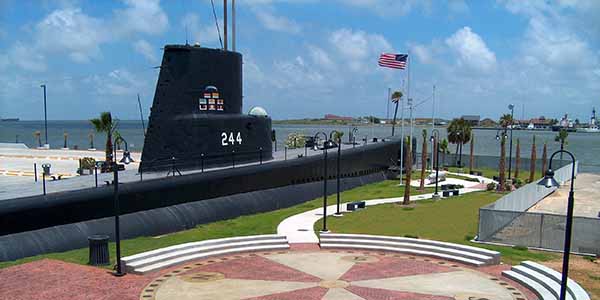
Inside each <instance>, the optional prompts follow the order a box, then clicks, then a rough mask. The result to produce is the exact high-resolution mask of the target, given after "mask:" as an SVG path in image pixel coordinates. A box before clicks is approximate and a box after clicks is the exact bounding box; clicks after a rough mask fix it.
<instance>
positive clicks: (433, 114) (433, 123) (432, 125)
mask: <svg viewBox="0 0 600 300" xmlns="http://www.w3.org/2000/svg"><path fill="white" fill-rule="evenodd" d="M432 97H433V108H432V109H431V132H432V134H433V131H434V130H435V84H434V85H433V95H432ZM434 143H435V142H434V141H433V140H431V164H432V165H431V169H432V170H433V161H434V160H435V159H434V151H435V149H433V148H434V147H435V144H434Z"/></svg>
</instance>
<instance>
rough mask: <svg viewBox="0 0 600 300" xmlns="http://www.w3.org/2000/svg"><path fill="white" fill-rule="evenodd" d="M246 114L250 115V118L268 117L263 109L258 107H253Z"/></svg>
mask: <svg viewBox="0 0 600 300" xmlns="http://www.w3.org/2000/svg"><path fill="white" fill-rule="evenodd" d="M248 114H249V115H251V116H259V117H266V116H268V114H267V111H266V110H265V109H264V108H262V107H260V106H255V107H253V108H252V109H251V110H250V111H249V112H248Z"/></svg>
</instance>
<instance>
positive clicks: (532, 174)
mask: <svg viewBox="0 0 600 300" xmlns="http://www.w3.org/2000/svg"><path fill="white" fill-rule="evenodd" d="M535 152H536V150H535V135H534V136H533V145H531V164H530V166H529V182H533V180H534V179H535V160H536V153H535Z"/></svg>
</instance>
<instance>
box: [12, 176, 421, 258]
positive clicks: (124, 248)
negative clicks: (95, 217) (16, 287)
mask: <svg viewBox="0 0 600 300" xmlns="http://www.w3.org/2000/svg"><path fill="white" fill-rule="evenodd" d="M431 192H433V190H431V189H426V190H425V193H431ZM417 193H418V191H417V190H416V189H415V188H413V189H412V194H417ZM403 194H404V187H399V186H398V181H396V180H386V181H382V182H378V183H373V184H369V185H365V186H362V187H358V188H355V189H352V190H348V191H345V192H342V194H341V200H342V202H350V201H356V200H367V199H378V198H392V197H400V196H402V195H403ZM335 201H336V198H335V195H333V196H329V197H328V202H329V204H330V205H331V204H334V203H335ZM322 202H323V198H318V199H314V200H311V201H308V202H306V203H303V204H299V205H296V206H292V207H289V208H285V209H280V210H276V211H271V212H266V213H260V214H255V215H249V216H242V217H239V218H236V219H232V220H225V221H220V222H215V223H210V224H205V225H200V226H197V227H196V228H194V229H190V230H185V231H180V232H177V233H172V234H168V235H164V236H159V237H139V238H135V239H130V240H124V241H122V242H121V252H122V254H123V256H128V255H133V254H136V253H140V252H144V251H149V250H153V249H158V248H162V247H167V246H171V245H176V244H181V243H186V242H192V241H201V240H208V239H215V238H224V237H233V236H244V235H256V234H269V233H275V232H276V231H277V225H279V223H280V222H281V221H283V220H284V219H285V218H287V217H289V216H292V215H295V214H298V213H301V212H304V211H307V210H311V209H314V208H318V207H321V205H322ZM109 249H110V251H111V254H110V257H111V260H112V264H114V259H115V252H114V244H113V243H111V244H110V247H109ZM43 258H52V259H58V260H63V261H67V262H73V263H78V264H86V263H87V261H88V249H87V248H83V249H77V250H72V251H67V252H61V253H51V254H45V255H38V256H33V257H28V258H24V259H19V260H16V261H11V262H0V268H5V267H8V266H12V265H16V264H21V263H25V262H29V261H34V260H39V259H43Z"/></svg>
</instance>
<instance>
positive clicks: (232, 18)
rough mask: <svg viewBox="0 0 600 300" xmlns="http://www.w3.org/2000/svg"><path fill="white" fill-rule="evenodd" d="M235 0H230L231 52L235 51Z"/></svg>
mask: <svg viewBox="0 0 600 300" xmlns="http://www.w3.org/2000/svg"><path fill="white" fill-rule="evenodd" d="M235 27H236V24H235V0H231V50H233V51H235Z"/></svg>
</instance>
